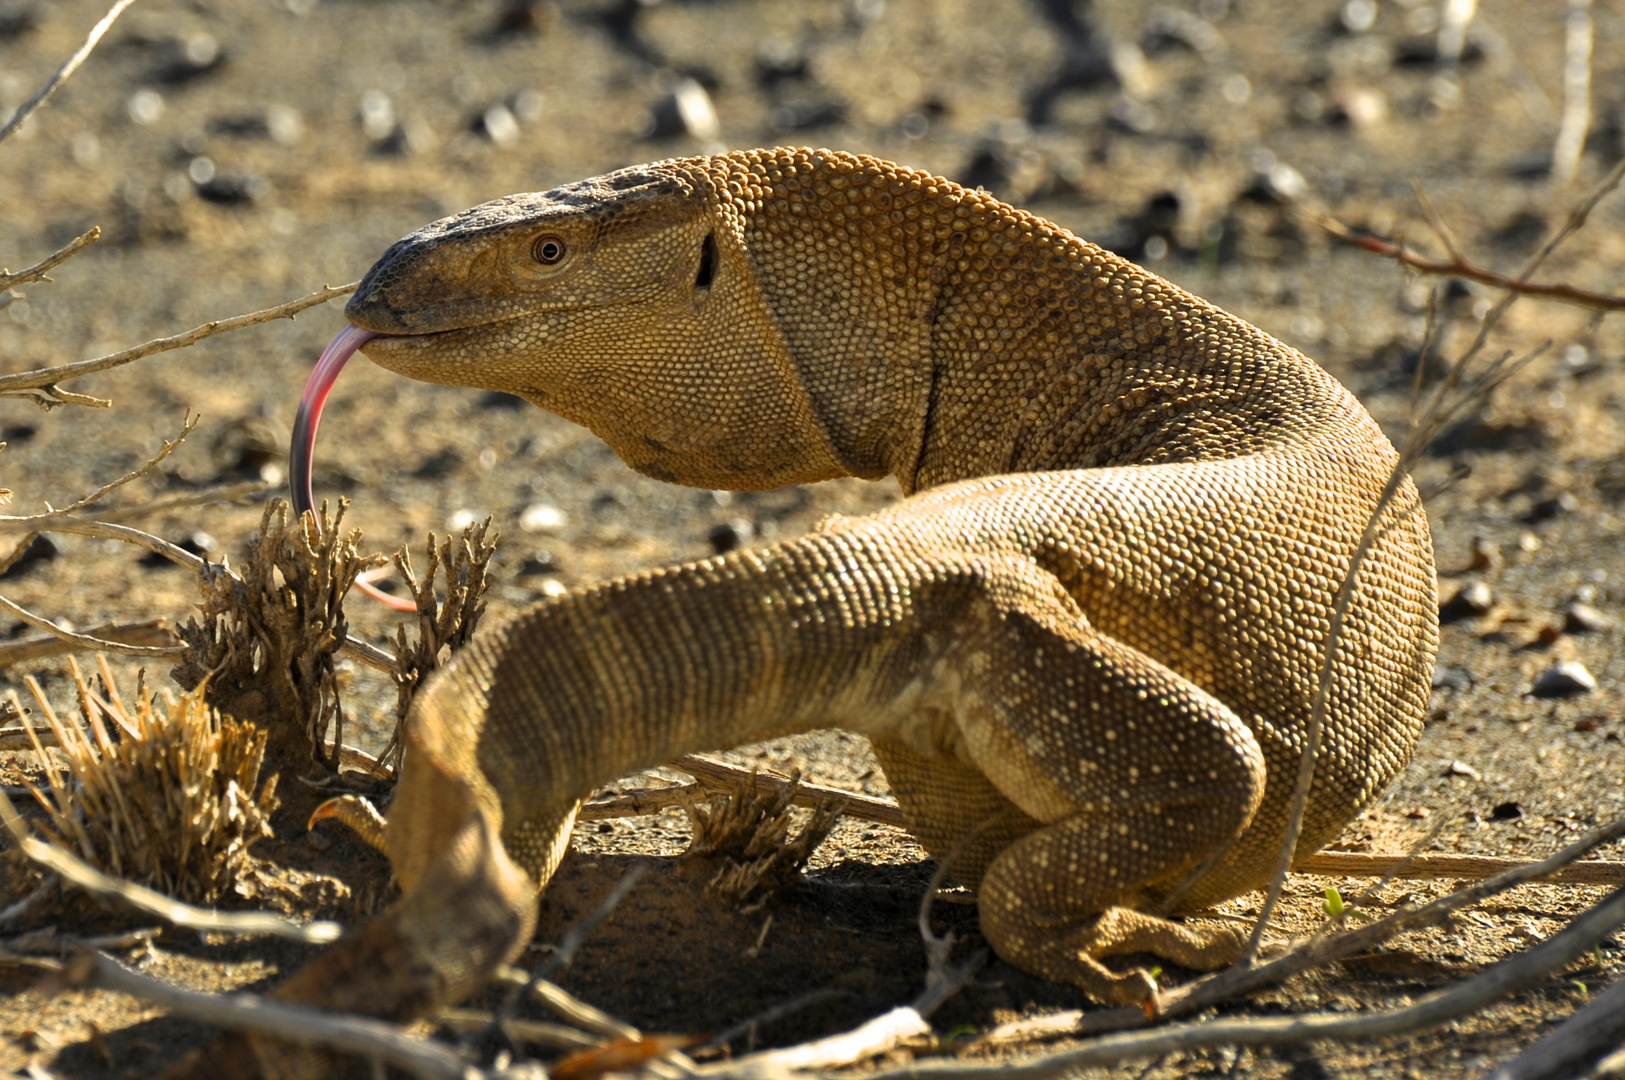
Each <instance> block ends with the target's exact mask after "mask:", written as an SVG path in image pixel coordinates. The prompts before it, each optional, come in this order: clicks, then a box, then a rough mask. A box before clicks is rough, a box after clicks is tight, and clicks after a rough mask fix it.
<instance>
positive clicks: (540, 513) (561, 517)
mask: <svg viewBox="0 0 1625 1080" xmlns="http://www.w3.org/2000/svg"><path fill="white" fill-rule="evenodd" d="M569 523H570V516H569V515H568V514H566V513H565V512H564V511H563V510H560V509H559V508H558V507H556V506H550V505H549V504H547V503H531V504H530V505H529V506H527V507H525V508H524V509H523V510H521V511H520V512H519V528H520V529H521V530H523V531H524V532H528V533H556V532H558V531H559V530H560V529H562V528H564V527H565V526H566V525H568V524H569Z"/></svg>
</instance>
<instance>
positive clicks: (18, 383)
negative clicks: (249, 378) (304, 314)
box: [0, 282, 360, 404]
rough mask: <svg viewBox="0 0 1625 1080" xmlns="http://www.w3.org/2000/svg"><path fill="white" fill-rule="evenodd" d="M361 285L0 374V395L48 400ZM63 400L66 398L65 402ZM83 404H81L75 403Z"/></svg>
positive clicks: (326, 289)
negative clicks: (83, 380)
mask: <svg viewBox="0 0 1625 1080" xmlns="http://www.w3.org/2000/svg"><path fill="white" fill-rule="evenodd" d="M359 284H360V282H351V283H350V284H349V285H340V286H337V287H332V286H327V287H324V288H321V289H318V290H317V291H316V292H313V293H311V294H310V295H309V296H303V297H300V298H299V299H298V300H290V301H288V302H287V303H286V304H279V305H277V306H276V307H273V308H266V309H265V310H264V311H254V312H250V313H249V314H247V315H234V316H232V317H231V318H229V319H216V320H215V321H213V322H206V323H204V324H203V325H201V326H195V327H193V328H192V329H190V330H188V331H186V332H185V333H181V334H174V335H171V336H170V337H162V338H154V339H153V340H152V341H148V342H146V343H144V344H141V345H136V346H134V347H132V348H128V349H125V350H123V351H122V352H116V353H110V354H108V355H107V356H100V357H97V358H95V359H93V360H80V361H77V362H76V363H72V364H58V365H57V366H55V367H48V368H40V369H39V370H37V371H22V372H18V373H17V374H15V375H0V395H9V396H13V397H16V396H37V395H39V394H45V395H47V396H50V397H62V395H63V394H64V393H65V391H61V390H59V389H58V388H57V383H60V382H63V381H64V380H67V379H77V378H79V377H81V376H84V375H89V374H92V373H93V372H97V371H106V370H107V369H108V368H115V367H119V366H121V365H123V364H128V363H130V362H132V361H135V360H140V359H141V358H143V357H146V356H151V355H153V354H154V353H161V352H168V351H169V350H170V349H182V348H185V347H186V346H188V345H194V344H196V343H197V342H199V341H202V340H203V339H204V338H206V337H213V336H214V335H215V334H224V333H229V332H230V331H232V330H241V329H242V328H243V327H245V326H254V325H256V324H258V323H263V322H270V321H271V320H272V319H291V318H293V317H294V316H295V315H297V314H299V313H300V312H301V311H304V310H305V309H306V308H312V307H315V306H316V305H317V304H325V303H327V302H328V301H329V300H332V299H334V298H336V297H340V296H348V295H349V294H350V293H353V292H355V290H356V286H357V285H359ZM64 400H66V399H64ZM74 403H75V404H84V402H82V401H81V402H74Z"/></svg>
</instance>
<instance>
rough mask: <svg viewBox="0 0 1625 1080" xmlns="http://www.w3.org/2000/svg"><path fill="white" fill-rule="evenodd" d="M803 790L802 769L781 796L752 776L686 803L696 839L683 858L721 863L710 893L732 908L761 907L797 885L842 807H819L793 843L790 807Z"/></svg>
mask: <svg viewBox="0 0 1625 1080" xmlns="http://www.w3.org/2000/svg"><path fill="white" fill-rule="evenodd" d="M800 786H801V772H800V770H799V769H798V770H795V771H793V772H792V773H791V774H790V782H789V783H788V784H786V785H785V786H784V787H783V788H781V789H779V790H777V791H763V790H762V789H761V788H759V787H757V785H756V774H755V773H754V772H752V773H751V774H750V775H749V776H747V777H745V778H743V779H741V780H740V781H739V782H738V783H736V784H734V785H733V786H732V787H731V789H729V790H726V791H722V792H719V793H717V794H716V795H715V796H713V797H712V798H711V799H710V801H709V802H707V803H705V804H703V805H702V804H700V803H699V802H698V801H696V800H694V799H692V798H689V799H685V800H684V802H683V809H684V810H685V811H687V813H688V819H689V823H690V824H691V825H692V826H693V828H694V836H693V839H692V840H691V841H690V842H689V846H688V850H687V851H685V852H684V853H683V857H684V858H685V859H686V858H700V857H708V858H714V859H717V860H718V861H719V862H720V863H721V866H720V867H718V869H717V873H716V876H715V877H713V878H712V879H711V881H710V883H709V884H707V885H706V892H708V893H710V894H712V895H714V896H717V897H719V898H721V899H723V900H726V901H728V902H730V903H733V904H737V905H743V906H748V905H751V904H753V903H754V904H755V905H758V906H759V905H760V904H762V903H765V902H766V901H768V900H770V899H772V897H773V896H774V895H776V894H777V893H778V892H779V891H780V890H782V889H784V888H786V887H787V886H788V885H789V884H790V883H791V882H792V881H794V880H795V876H796V874H797V873H799V872H800V871H801V868H802V867H803V866H805V865H807V860H808V859H809V858H811V857H812V853H813V852H814V851H815V850H817V848H818V845H819V844H822V843H823V842H824V839H825V838H826V837H828V836H829V833H830V830H831V829H833V828H835V822H836V821H837V820H839V819H840V816H841V807H842V802H840V801H838V800H833V799H831V800H826V801H824V802H821V803H819V805H818V806H817V807H816V808H815V809H814V810H813V813H812V817H811V818H810V819H809V820H808V822H807V824H806V825H805V826H804V827H803V828H802V830H801V831H800V832H799V833H797V834H796V835H795V836H794V837H793V838H792V837H791V836H790V826H791V825H792V823H793V819H792V818H791V816H790V806H791V804H792V803H794V801H795V798H796V792H797V789H798V788H799V787H800Z"/></svg>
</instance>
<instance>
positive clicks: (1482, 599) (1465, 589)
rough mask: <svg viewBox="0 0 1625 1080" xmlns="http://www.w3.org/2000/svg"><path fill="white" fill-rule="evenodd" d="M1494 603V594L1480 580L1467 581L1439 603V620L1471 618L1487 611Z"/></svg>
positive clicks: (1452, 620)
mask: <svg viewBox="0 0 1625 1080" xmlns="http://www.w3.org/2000/svg"><path fill="white" fill-rule="evenodd" d="M1494 605H1495V594H1494V593H1492V592H1490V587H1489V586H1488V585H1486V584H1484V583H1483V582H1482V581H1469V582H1467V583H1466V584H1465V585H1463V586H1462V587H1461V588H1459V589H1457V590H1456V594H1455V595H1454V596H1452V597H1451V598H1450V599H1449V600H1446V601H1445V602H1444V603H1443V604H1440V605H1439V622H1440V623H1453V622H1460V621H1461V620H1462V619H1471V618H1475V617H1477V616H1479V615H1482V614H1484V613H1485V612H1487V611H1489V610H1490V608H1491V607H1493V606H1494Z"/></svg>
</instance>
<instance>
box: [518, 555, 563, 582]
mask: <svg viewBox="0 0 1625 1080" xmlns="http://www.w3.org/2000/svg"><path fill="white" fill-rule="evenodd" d="M558 569H559V563H558V560H557V559H556V558H554V556H553V553H552V552H551V551H548V550H546V549H545V548H544V549H542V550H540V551H537V552H535V553H534V554H532V555H531V556H530V557H529V558H527V559H526V560H525V561H524V562H522V563H520V564H519V576H520V577H535V576H536V575H537V574H552V573H556V572H557V571H558Z"/></svg>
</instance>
